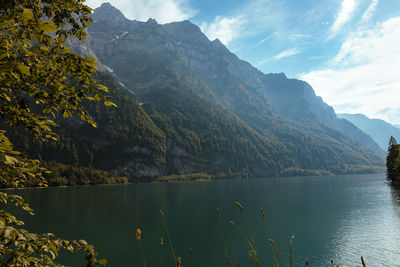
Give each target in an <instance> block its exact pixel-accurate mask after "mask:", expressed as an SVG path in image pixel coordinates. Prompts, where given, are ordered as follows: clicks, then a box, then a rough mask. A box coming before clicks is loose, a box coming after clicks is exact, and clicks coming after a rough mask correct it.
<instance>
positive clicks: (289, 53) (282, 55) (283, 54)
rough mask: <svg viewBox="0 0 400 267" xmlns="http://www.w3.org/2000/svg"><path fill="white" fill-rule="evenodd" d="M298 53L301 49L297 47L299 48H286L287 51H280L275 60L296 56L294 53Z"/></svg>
mask: <svg viewBox="0 0 400 267" xmlns="http://www.w3.org/2000/svg"><path fill="white" fill-rule="evenodd" d="M298 53H300V50H299V49H297V48H292V49H288V50H285V51H282V52H280V53H279V54H277V55H275V56H274V57H273V58H274V59H275V60H280V59H282V58H285V57H291V56H294V55H296V54H298Z"/></svg>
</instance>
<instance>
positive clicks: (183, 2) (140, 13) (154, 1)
mask: <svg viewBox="0 0 400 267" xmlns="http://www.w3.org/2000/svg"><path fill="white" fill-rule="evenodd" d="M104 1H105V0H87V1H86V4H87V5H89V6H90V7H92V8H96V7H98V6H100V5H101V3H102V2H104ZM107 1H108V2H110V3H111V4H112V5H113V6H115V7H116V8H118V9H119V10H121V12H122V13H124V15H125V16H126V17H127V18H129V19H136V20H141V21H146V20H148V19H149V18H154V19H156V20H157V21H158V22H159V23H168V22H172V21H180V20H185V19H190V18H192V17H193V16H194V15H195V14H196V13H197V11H196V10H194V9H192V8H190V6H189V0H145V1H143V0H107Z"/></svg>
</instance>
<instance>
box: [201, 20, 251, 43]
mask: <svg viewBox="0 0 400 267" xmlns="http://www.w3.org/2000/svg"><path fill="white" fill-rule="evenodd" d="M243 23H244V19H243V18H242V17H240V16H239V17H234V18H226V17H221V16H217V17H216V18H215V19H214V21H213V22H211V23H209V24H208V23H203V24H202V25H201V26H200V28H201V30H202V31H203V32H204V33H205V34H206V35H207V37H208V38H209V39H210V40H214V39H216V38H218V39H219V40H220V41H221V42H222V43H223V44H225V45H227V44H229V42H230V41H232V39H233V38H235V37H237V36H238V35H239V34H240V32H241V31H242V27H243Z"/></svg>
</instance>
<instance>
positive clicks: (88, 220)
mask: <svg viewBox="0 0 400 267" xmlns="http://www.w3.org/2000/svg"><path fill="white" fill-rule="evenodd" d="M20 193H21V194H22V195H23V196H24V197H25V198H26V200H28V202H30V203H31V205H32V207H33V208H34V209H35V210H36V215H35V216H34V217H24V220H25V221H26V223H27V227H29V229H30V230H33V231H36V232H44V231H45V232H53V233H55V234H56V235H58V236H60V237H63V238H66V239H81V238H83V239H86V240H87V241H88V242H89V243H91V244H93V245H95V247H96V249H97V250H98V251H99V252H100V256H101V258H102V257H104V258H107V259H108V261H109V264H108V266H143V263H142V259H141V257H142V256H141V255H142V254H141V252H140V251H141V249H140V247H139V244H138V242H137V241H136V240H135V232H136V229H137V228H140V229H141V230H142V233H143V239H142V242H143V243H142V245H143V250H144V255H145V258H146V263H147V266H159V263H160V261H161V266H173V260H172V256H171V253H170V251H169V248H168V246H164V247H163V248H161V246H160V237H161V236H162V237H163V238H164V240H165V243H168V238H167V236H166V234H165V233H164V228H163V224H162V219H161V217H160V214H159V213H158V209H162V210H164V213H165V216H166V219H167V224H168V228H169V231H170V233H171V237H172V241H173V244H174V248H175V251H176V254H177V255H178V256H180V257H182V259H183V266H192V265H191V264H190V257H189V255H188V249H189V248H192V250H193V266H223V265H224V263H225V262H226V258H225V252H224V251H225V249H224V247H225V246H224V243H225V244H226V250H227V254H228V257H229V259H230V262H231V265H230V266H237V262H238V260H240V262H241V265H242V266H249V258H248V251H249V246H248V244H247V243H246V241H245V240H244V238H243V236H242V235H241V233H240V231H241V232H242V234H243V235H244V236H246V237H247V238H250V239H251V238H252V237H254V239H255V245H256V249H257V252H258V254H259V257H260V259H261V261H262V266H272V265H273V254H272V250H271V246H270V244H269V242H268V241H267V238H268V237H267V232H268V231H267V229H266V225H265V224H264V221H263V220H262V217H261V214H260V211H259V209H260V208H261V207H262V208H264V210H265V214H266V216H267V219H268V221H269V226H270V229H271V232H272V236H273V238H274V239H275V240H276V242H277V244H278V247H279V252H280V254H281V260H282V262H284V263H287V260H288V256H287V255H288V250H289V239H290V237H291V236H292V235H294V236H295V239H294V247H293V251H294V261H295V264H294V266H304V261H305V259H308V260H309V261H310V264H311V266H330V265H329V259H330V258H332V257H333V258H334V259H335V261H336V263H338V264H339V265H340V266H361V264H360V256H361V255H362V256H364V258H365V260H366V263H367V266H399V264H400V208H399V206H400V196H399V195H400V194H399V192H398V191H397V190H396V189H393V188H392V187H391V186H390V185H388V184H386V183H385V178H384V174H374V175H352V176H326V177H290V178H260V179H248V180H222V181H212V182H192V183H158V184H130V185H121V186H93V187H77V188H49V189H46V190H23V191H20ZM233 201H238V202H240V203H241V204H242V205H243V206H244V210H243V212H241V211H240V210H239V208H238V207H237V206H235V205H234V204H233ZM217 208H219V209H221V211H222V221H218V219H217V216H216V209H217ZM230 220H233V221H235V222H236V223H237V225H238V226H239V229H238V228H237V227H234V226H232V225H231V224H230V223H229V221H230ZM160 255H161V256H160ZM81 258H82V257H81V256H70V255H69V254H67V255H64V256H63V257H62V258H61V261H62V263H64V264H67V265H70V266H84V262H83V261H81ZM285 266H286V264H285Z"/></svg>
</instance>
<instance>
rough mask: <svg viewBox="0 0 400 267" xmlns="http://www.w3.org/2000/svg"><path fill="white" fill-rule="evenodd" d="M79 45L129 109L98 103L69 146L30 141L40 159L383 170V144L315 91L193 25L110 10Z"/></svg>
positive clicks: (162, 166)
mask: <svg viewBox="0 0 400 267" xmlns="http://www.w3.org/2000/svg"><path fill="white" fill-rule="evenodd" d="M70 46H71V49H73V51H76V52H78V53H81V54H83V55H88V56H95V58H96V59H97V60H98V61H99V69H100V70H107V71H108V72H109V74H105V73H100V74H98V75H99V79H100V80H101V81H102V82H103V83H104V84H106V85H107V86H108V87H109V88H110V91H111V92H112V95H113V98H114V102H115V103H116V104H117V105H118V108H117V109H111V108H109V107H103V106H102V105H100V104H88V109H89V110H90V111H91V113H92V114H94V117H95V120H96V121H98V125H99V126H98V129H92V128H90V127H89V126H86V125H83V124H81V123H80V122H78V121H65V120H63V119H61V118H60V121H59V124H60V125H61V126H62V127H60V128H59V129H57V131H58V133H59V135H60V136H61V137H62V138H61V142H60V143H59V144H54V143H53V144H45V143H41V142H37V143H35V144H36V145H29V144H30V142H25V146H24V145H23V143H24V142H21V141H20V142H19V146H20V147H21V148H23V149H24V151H25V150H27V151H29V152H27V153H28V154H29V155H34V154H35V153H37V154H39V156H41V157H42V158H43V159H45V160H51V159H56V160H57V161H59V162H62V163H69V164H75V165H81V166H91V167H95V168H100V169H104V170H107V171H112V172H115V173H117V174H120V175H125V176H128V177H129V178H131V179H138V178H151V177H155V176H160V175H169V174H190V173H200V172H204V173H208V174H211V175H212V176H213V177H224V176H234V175H236V176H240V177H245V176H253V177H257V176H258V177H261V176H273V175H296V174H307V175H309V174H314V175H315V174H332V173H333V174H341V173H354V172H367V171H372V170H375V169H376V167H381V166H383V162H384V161H383V153H382V151H381V150H380V149H379V147H378V145H376V144H375V143H374V142H373V141H371V140H370V139H368V136H366V135H365V134H364V133H362V132H361V131H360V130H358V129H357V128H356V127H355V126H354V125H352V124H351V123H347V122H346V121H344V120H343V121H344V122H341V121H342V120H340V119H337V118H336V114H335V113H334V111H333V109H332V108H331V107H329V106H328V105H326V104H325V103H323V101H322V99H320V98H318V97H316V96H315V93H314V91H313V90H312V88H311V87H310V86H309V85H308V84H306V83H305V82H302V81H298V80H293V79H288V78H287V77H286V76H285V75H284V74H264V73H262V72H260V71H259V70H257V69H256V68H254V67H252V66H251V65H250V64H249V63H247V62H245V61H243V60H240V59H239V58H238V57H237V56H236V55H234V54H233V53H231V52H230V51H229V50H228V49H227V48H226V47H225V46H224V45H223V44H222V43H221V42H220V41H219V40H214V41H210V40H209V39H208V38H207V37H206V36H205V35H204V34H203V33H202V32H201V30H200V29H199V28H198V27H197V26H196V25H194V24H192V23H190V22H189V21H182V22H174V23H169V24H164V25H160V24H158V23H157V22H156V21H155V20H152V19H150V20H148V21H147V22H140V21H132V20H128V19H126V18H125V17H124V16H123V14H122V13H121V12H120V11H119V10H117V9H116V8H114V7H113V6H111V5H110V4H103V5H102V6H101V7H100V8H97V9H96V10H95V11H94V14H93V23H92V27H91V28H90V29H89V30H88V40H87V41H86V42H85V43H80V44H77V43H76V42H70ZM327 118H328V119H327ZM346 123H347V124H346ZM337 125H339V126H337ZM343 125H344V126H343ZM345 126H346V127H345ZM358 137H360V138H358ZM14 140H16V142H17V143H18V140H23V138H22V136H18V137H15V138H14ZM62 149H63V150H62ZM21 150H22V149H21ZM59 151H65V152H64V153H62V154H61V153H59ZM66 161H74V162H66Z"/></svg>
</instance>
